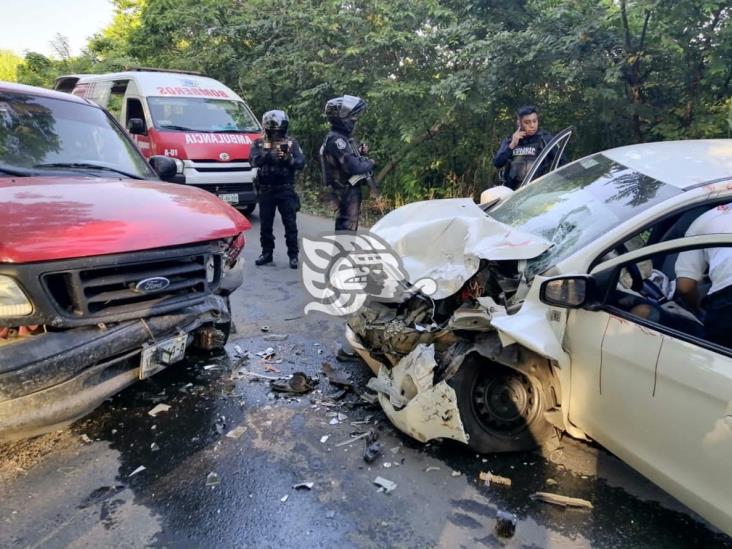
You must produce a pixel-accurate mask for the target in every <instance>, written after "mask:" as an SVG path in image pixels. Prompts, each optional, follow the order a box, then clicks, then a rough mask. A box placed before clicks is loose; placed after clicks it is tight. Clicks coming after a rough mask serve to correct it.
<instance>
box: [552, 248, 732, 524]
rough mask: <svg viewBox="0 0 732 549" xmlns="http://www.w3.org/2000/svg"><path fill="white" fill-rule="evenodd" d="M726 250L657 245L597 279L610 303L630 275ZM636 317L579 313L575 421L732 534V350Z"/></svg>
mask: <svg viewBox="0 0 732 549" xmlns="http://www.w3.org/2000/svg"><path fill="white" fill-rule="evenodd" d="M722 246H725V247H732V235H730V234H725V235H703V236H696V237H689V238H682V239H678V240H673V241H669V242H664V243H661V244H656V245H653V246H648V247H646V248H643V249H640V250H636V251H634V252H630V253H627V254H623V255H621V256H620V257H617V258H615V259H612V260H610V261H607V262H605V263H603V264H601V265H599V266H598V267H596V268H595V269H593V271H592V275H593V276H592V279H593V280H594V281H596V282H597V281H600V282H597V285H598V288H599V290H601V291H600V292H599V293H600V294H602V295H605V296H609V295H611V294H612V293H613V291H614V289H615V287H616V286H615V285H616V284H617V280H618V278H619V272H620V269H621V268H622V267H624V266H627V265H629V264H637V262H639V261H641V260H643V259H651V258H655V257H658V256H659V255H660V256H664V255H671V254H677V253H679V252H681V251H684V250H688V249H690V248H695V249H699V248H705V247H707V248H718V247H722ZM667 305H673V304H672V303H669V304H667ZM662 308H663V307H662ZM634 311H637V307H634V308H631V309H630V310H626V309H623V308H621V307H619V306H618V305H617V303H616V302H615V301H613V299H610V298H608V297H604V298H603V299H601V300H600V302H599V303H596V304H594V305H593V306H591V307H589V309H588V308H584V309H576V310H573V311H571V313H570V321H569V322H568V326H567V332H566V341H567V347H568V350H569V351H570V355H571V359H572V377H571V378H572V387H571V397H570V399H571V402H570V411H569V417H570V421H571V422H572V423H574V424H575V425H577V426H578V427H580V428H582V429H583V430H584V431H585V432H586V433H587V434H588V435H589V436H591V437H592V438H594V439H595V440H597V441H598V442H600V443H601V444H603V445H604V446H606V447H607V448H608V449H610V450H611V451H612V452H614V453H616V454H617V455H618V456H619V457H621V458H622V459H624V460H626V461H627V462H629V463H630V464H631V465H633V466H634V467H635V468H637V469H638V470H640V471H641V472H642V473H643V474H645V475H646V476H648V477H649V478H651V479H652V480H653V481H655V482H656V483H657V484H659V485H660V486H662V487H663V488H664V489H666V490H667V491H669V492H670V493H672V494H673V495H674V496H676V497H677V498H679V499H680V500H681V501H683V502H684V503H686V504H687V505H689V506H690V507H691V508H692V509H694V510H696V511H697V512H699V513H700V514H702V515H703V516H705V517H706V518H708V519H709V520H711V521H712V522H713V523H714V524H716V525H717V526H720V527H721V528H723V529H725V530H726V531H728V532H732V475H730V467H731V466H732V465H731V464H732V350H731V349H728V348H726V347H724V346H720V345H717V344H714V343H709V342H707V341H706V340H704V339H703V338H702V337H699V336H698V335H690V333H691V332H689V331H686V330H681V329H679V328H678V327H673V324H671V323H670V322H669V321H668V319H666V320H664V319H663V318H661V319H653V318H648V317H643V316H638V314H639V313H637V312H634ZM603 326H604V330H602V336H601V337H599V336H598V333H597V331H598V330H601V329H602V327H603ZM731 338H732V333H731ZM598 340H599V341H600V344H599V345H600V348H599V364H598V361H597V358H598V349H597V348H596V346H597V345H598ZM578 349H579V350H578ZM575 381H577V382H578V383H577V385H575Z"/></svg>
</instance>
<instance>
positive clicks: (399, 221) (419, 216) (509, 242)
mask: <svg viewBox="0 0 732 549" xmlns="http://www.w3.org/2000/svg"><path fill="white" fill-rule="evenodd" d="M371 231H372V232H373V233H375V234H376V235H378V236H379V237H381V238H383V239H384V240H385V241H386V242H387V243H388V244H389V245H390V246H391V247H392V248H393V249H394V251H396V252H397V253H398V254H399V255H400V257H401V259H402V261H403V264H404V268H405V269H406V271H407V273H408V275H409V277H408V279H409V282H411V283H414V282H416V281H418V280H421V279H424V278H431V279H433V280H434V281H435V282H436V283H437V291H436V292H435V293H434V294H432V298H434V299H443V298H445V297H448V296H450V295H452V294H454V293H455V292H457V291H458V290H459V289H460V288H461V287H462V286H463V284H465V282H466V281H467V280H468V279H469V278H470V277H472V276H473V275H474V274H475V273H476V272H477V271H478V267H479V266H480V260H481V259H488V260H493V261H499V260H520V259H531V258H533V257H537V256H538V255H540V254H542V253H543V252H544V251H546V250H547V249H548V248H549V247H550V246H551V243H550V242H549V241H548V240H546V239H544V238H541V237H538V236H535V235H532V234H530V233H527V232H524V231H520V230H517V229H513V228H511V227H509V226H508V225H504V224H503V223H499V222H498V221H495V220H494V219H491V218H490V217H488V216H487V215H486V214H485V213H484V212H483V210H481V209H480V208H479V207H478V206H477V205H476V204H475V202H473V200H472V199H470V198H455V199H447V200H429V201H424V202H415V203H412V204H408V205H406V206H403V207H401V208H399V209H397V210H394V211H392V212H390V213H388V214H387V215H385V216H384V217H383V218H382V219H381V220H379V221H378V222H377V223H376V224H375V225H374V226H373V227H372V228H371Z"/></svg>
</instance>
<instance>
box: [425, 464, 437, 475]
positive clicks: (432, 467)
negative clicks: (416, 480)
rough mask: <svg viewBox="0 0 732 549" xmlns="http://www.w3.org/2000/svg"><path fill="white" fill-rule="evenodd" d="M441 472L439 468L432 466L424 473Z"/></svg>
mask: <svg viewBox="0 0 732 549" xmlns="http://www.w3.org/2000/svg"><path fill="white" fill-rule="evenodd" d="M439 470H440V468H439V467H435V466H434V465H430V466H429V467H427V469H425V470H424V472H425V473H429V472H430V471H439Z"/></svg>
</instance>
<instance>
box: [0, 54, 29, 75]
mask: <svg viewBox="0 0 732 549" xmlns="http://www.w3.org/2000/svg"><path fill="white" fill-rule="evenodd" d="M22 62H23V58H22V57H20V56H19V55H16V54H15V53H13V52H12V51H10V50H0V80H5V81H7V82H15V81H16V80H17V70H18V65H20V64H21V63H22Z"/></svg>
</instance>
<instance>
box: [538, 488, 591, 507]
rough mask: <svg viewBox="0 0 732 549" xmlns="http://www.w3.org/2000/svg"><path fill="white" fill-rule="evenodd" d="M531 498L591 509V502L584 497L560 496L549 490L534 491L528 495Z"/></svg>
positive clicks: (554, 503)
mask: <svg viewBox="0 0 732 549" xmlns="http://www.w3.org/2000/svg"><path fill="white" fill-rule="evenodd" d="M529 497H530V498H531V499H532V500H538V501H544V502H546V503H551V504H553V505H559V506H560V507H580V508H583V509H593V508H594V507H593V505H592V502H590V501H587V500H586V499H580V498H571V497H568V496H562V495H559V494H552V493H551V492H536V493H534V494H531V496H529Z"/></svg>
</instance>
